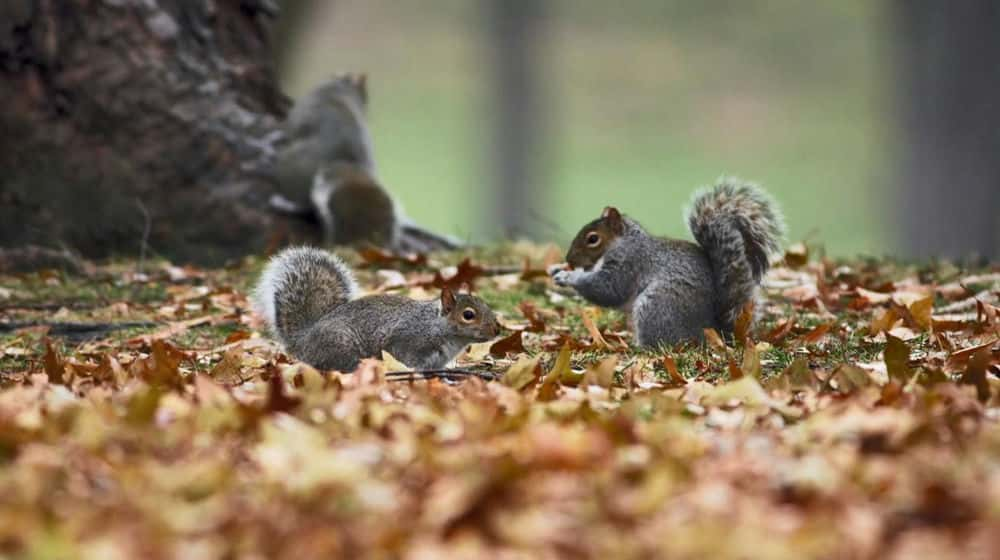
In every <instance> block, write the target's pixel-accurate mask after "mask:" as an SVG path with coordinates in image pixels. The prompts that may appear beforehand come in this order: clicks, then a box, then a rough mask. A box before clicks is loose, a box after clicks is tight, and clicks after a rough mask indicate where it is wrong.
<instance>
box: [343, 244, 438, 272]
mask: <svg viewBox="0 0 1000 560" xmlns="http://www.w3.org/2000/svg"><path fill="white" fill-rule="evenodd" d="M358 255H359V256H360V257H361V259H362V260H364V261H365V265H367V266H375V267H381V268H394V267H396V266H400V265H405V266H413V267H420V266H426V265H427V255H424V254H422V253H420V254H414V253H411V254H406V255H397V254H395V253H391V252H389V251H386V250H385V249H379V248H376V247H368V248H365V249H361V250H360V251H358Z"/></svg>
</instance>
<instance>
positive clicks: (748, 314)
mask: <svg viewBox="0 0 1000 560" xmlns="http://www.w3.org/2000/svg"><path fill="white" fill-rule="evenodd" d="M753 308H754V303H753V300H750V301H748V302H747V304H746V305H744V306H743V310H742V311H740V316H739V317H737V318H736V323H735V324H734V325H733V335H734V336H735V337H736V340H738V341H739V342H742V343H744V344H749V340H750V326H751V325H753Z"/></svg>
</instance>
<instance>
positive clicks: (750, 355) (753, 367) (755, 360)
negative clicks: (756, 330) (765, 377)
mask: <svg viewBox="0 0 1000 560" xmlns="http://www.w3.org/2000/svg"><path fill="white" fill-rule="evenodd" d="M740 369H742V370H743V374H744V375H749V376H750V377H753V378H754V379H758V380H759V379H760V372H761V368H760V353H759V352H758V351H757V347H756V346H754V345H752V344H748V345H746V346H744V347H743V363H742V364H741V366H740Z"/></svg>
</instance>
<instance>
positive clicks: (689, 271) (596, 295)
mask: <svg viewBox="0 0 1000 560" xmlns="http://www.w3.org/2000/svg"><path fill="white" fill-rule="evenodd" d="M688 221H689V224H690V225H691V230H692V233H693V234H694V236H695V239H697V240H698V244H694V243H691V242H689V241H681V240H675V239H660V238H656V237H653V236H651V235H649V234H648V233H647V232H646V231H645V230H644V229H643V228H642V226H640V225H639V224H638V223H637V222H635V221H634V220H632V219H629V218H625V219H624V223H625V231H624V232H623V233H622V235H621V236H620V237H618V238H616V239H614V240H613V241H612V242H611V243H610V244H609V245H608V247H607V249H606V250H605V252H604V254H603V255H602V256H601V257H600V259H599V260H598V261H597V262H596V264H594V266H592V267H591V268H590V269H589V270H583V269H580V268H576V269H574V270H560V271H556V272H554V274H553V278H554V280H555V282H556V283H557V284H560V285H565V286H571V287H573V288H574V289H575V290H576V291H577V292H578V293H579V294H580V295H581V296H583V297H584V298H585V299H587V300H588V301H590V302H592V303H595V304H597V305H601V306H604V307H614V308H618V309H621V310H623V311H625V312H627V313H629V314H630V318H631V322H632V326H633V329H634V330H635V336H636V342H637V343H638V345H639V346H642V347H656V346H660V345H663V344H676V343H678V342H683V341H688V340H700V339H701V338H702V336H703V329H705V328H715V329H717V330H719V331H722V332H728V331H731V330H732V328H733V322H734V321H735V319H736V317H738V316H739V313H740V311H741V310H742V308H743V306H744V305H745V304H746V303H747V302H748V301H750V300H751V299H752V298H753V297H754V294H755V291H756V289H757V285H758V284H759V283H760V279H761V277H762V276H763V275H764V273H765V272H766V271H767V268H768V266H769V256H770V254H771V253H774V252H776V251H778V249H779V243H780V238H781V235H782V232H783V226H782V223H781V219H780V217H779V215H778V211H777V207H776V206H775V205H774V203H773V202H771V201H770V199H769V198H768V197H767V196H766V195H765V194H764V193H763V192H762V191H760V190H759V189H757V188H756V187H755V186H753V185H750V184H745V183H739V182H738V181H736V180H734V179H722V180H720V182H719V184H718V185H716V187H715V188H714V189H712V190H710V191H707V192H703V193H700V194H698V195H697V196H696V197H695V199H694V203H693V208H692V209H691V211H690V212H689V220H688ZM593 224H594V222H592V223H591V224H588V225H587V226H585V227H584V229H583V230H581V231H587V230H589V229H591V228H592V227H593Z"/></svg>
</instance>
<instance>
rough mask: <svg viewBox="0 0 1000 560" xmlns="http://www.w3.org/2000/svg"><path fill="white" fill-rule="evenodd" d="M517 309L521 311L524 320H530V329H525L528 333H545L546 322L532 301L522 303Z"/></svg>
mask: <svg viewBox="0 0 1000 560" xmlns="http://www.w3.org/2000/svg"><path fill="white" fill-rule="evenodd" d="M517 307H518V309H520V310H521V314H522V315H524V318H525V319H527V320H528V328H526V329H524V330H525V331H526V332H535V333H542V332H545V320H544V319H542V316H541V314H540V313H539V312H538V308H537V307H535V304H533V303H531V302H530V301H522V302H521V303H520V304H518V306H517Z"/></svg>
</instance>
